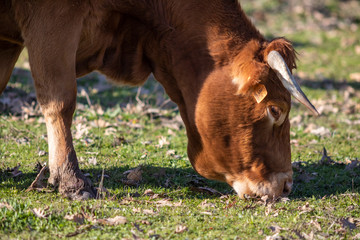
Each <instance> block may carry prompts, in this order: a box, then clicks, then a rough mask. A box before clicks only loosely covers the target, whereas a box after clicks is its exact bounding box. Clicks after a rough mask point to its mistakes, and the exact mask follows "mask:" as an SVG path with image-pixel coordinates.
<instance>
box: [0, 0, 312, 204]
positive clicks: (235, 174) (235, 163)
mask: <svg viewBox="0 0 360 240" xmlns="http://www.w3.org/2000/svg"><path fill="white" fill-rule="evenodd" d="M25 46H26V47H27V49H28V52H29V58H30V65H31V69H32V74H33V77H34V81H35V86H36V92H37V98H38V101H39V103H40V105H41V107H42V111H43V113H44V116H45V119H46V127H47V132H48V143H49V167H50V179H49V183H51V184H53V185H55V186H58V187H59V191H60V192H61V193H63V194H65V195H67V196H69V197H71V198H77V199H84V198H88V197H93V196H94V191H93V189H92V187H91V183H90V182H89V181H88V180H87V179H86V178H85V177H84V175H83V174H82V173H81V171H80V170H79V167H78V161H77V158H76V153H75V150H74V146H73V143H72V136H71V131H70V127H71V122H72V116H73V113H74V110H75V105H76V92H77V90H76V77H78V76H82V75H84V74H87V73H89V72H91V71H94V70H97V71H99V72H101V73H103V74H105V75H107V76H108V77H109V78H111V79H113V81H115V82H122V83H127V84H131V85H138V84H142V83H143V82H144V81H145V80H146V79H147V77H148V76H149V74H150V73H151V72H152V73H153V74H154V76H155V77H156V79H157V80H158V81H159V82H160V83H161V84H162V85H163V86H164V88H165V89H166V92H167V93H168V94H169V96H170V97H171V99H172V100H173V101H174V102H176V103H177V104H178V106H179V109H180V113H181V116H182V119H183V120H184V123H185V125H186V131H187V136H188V140H189V142H188V155H189V158H190V161H191V163H192V165H193V167H194V168H195V169H196V171H197V172H198V173H199V174H201V175H202V176H204V177H206V178H210V179H217V180H220V181H226V182H227V183H228V184H229V185H231V186H232V187H233V188H234V189H235V191H236V192H237V193H238V195H239V196H240V197H243V196H244V194H249V195H258V196H261V195H269V196H271V197H276V196H280V195H286V194H288V193H289V192H290V190H291V186H292V168H291V153H290V137H289V128H290V124H289V111H290V100H291V96H290V94H291V95H293V96H294V97H295V98H297V99H298V100H299V101H300V102H301V103H303V104H305V105H306V106H307V107H308V108H309V109H310V110H312V111H313V112H314V113H315V114H317V112H316V110H315V108H314V107H313V106H312V105H311V103H310V102H309V101H308V100H307V98H306V96H305V95H304V94H303V93H302V91H301V89H300V87H299V86H298V85H297V83H296V81H295V80H294V78H293V77H292V75H291V72H290V71H291V70H289V68H290V69H293V68H295V67H296V65H295V52H294V49H293V47H292V45H291V44H290V42H288V41H287V40H285V39H283V38H278V39H274V40H272V41H267V40H265V39H264V37H263V36H262V35H261V34H260V33H259V32H258V30H257V29H256V28H255V27H254V26H253V25H252V24H251V22H250V21H249V19H248V18H247V17H246V16H245V14H244V12H243V11H242V9H241V7H240V5H239V4H238V2H237V1H236V0H207V1H203V0H86V1H85V0H4V1H2V3H1V5H0V91H2V90H3V89H4V88H5V86H6V84H7V82H8V80H9V77H10V74H11V72H12V69H13V67H14V64H15V62H16V60H17V58H18V56H19V54H20V52H21V51H22V49H23V48H24V47H25Z"/></svg>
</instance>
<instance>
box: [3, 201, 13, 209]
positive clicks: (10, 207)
mask: <svg viewBox="0 0 360 240" xmlns="http://www.w3.org/2000/svg"><path fill="white" fill-rule="evenodd" d="M0 208H7V209H8V210H14V208H13V207H12V206H11V205H10V204H8V203H6V202H0Z"/></svg>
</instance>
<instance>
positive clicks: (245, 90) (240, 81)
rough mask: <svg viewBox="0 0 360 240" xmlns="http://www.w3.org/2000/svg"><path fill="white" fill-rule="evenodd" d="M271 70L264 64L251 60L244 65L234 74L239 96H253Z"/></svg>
mask: <svg viewBox="0 0 360 240" xmlns="http://www.w3.org/2000/svg"><path fill="white" fill-rule="evenodd" d="M268 71H269V68H268V67H266V65H265V64H264V63H261V62H258V61H256V60H251V61H247V62H244V63H242V64H241V65H240V66H239V68H238V69H237V71H235V72H234V77H233V83H234V84H235V85H237V86H238V90H237V92H236V93H237V94H252V92H253V91H254V90H256V89H259V87H258V85H259V84H260V82H261V79H262V78H263V77H264V76H266V75H267V73H268Z"/></svg>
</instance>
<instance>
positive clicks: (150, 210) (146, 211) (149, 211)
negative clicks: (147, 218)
mask: <svg viewBox="0 0 360 240" xmlns="http://www.w3.org/2000/svg"><path fill="white" fill-rule="evenodd" d="M142 212H143V213H144V214H149V215H155V214H157V213H156V212H155V211H154V210H152V209H144V210H143V211H142Z"/></svg>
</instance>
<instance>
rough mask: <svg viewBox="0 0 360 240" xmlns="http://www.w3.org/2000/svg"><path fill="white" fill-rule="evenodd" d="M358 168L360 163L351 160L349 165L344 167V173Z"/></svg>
mask: <svg viewBox="0 0 360 240" xmlns="http://www.w3.org/2000/svg"><path fill="white" fill-rule="evenodd" d="M358 167H360V161H358V160H357V159H356V160H352V161H350V163H348V164H347V165H346V167H345V170H346V171H350V170H353V169H355V168H358Z"/></svg>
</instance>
